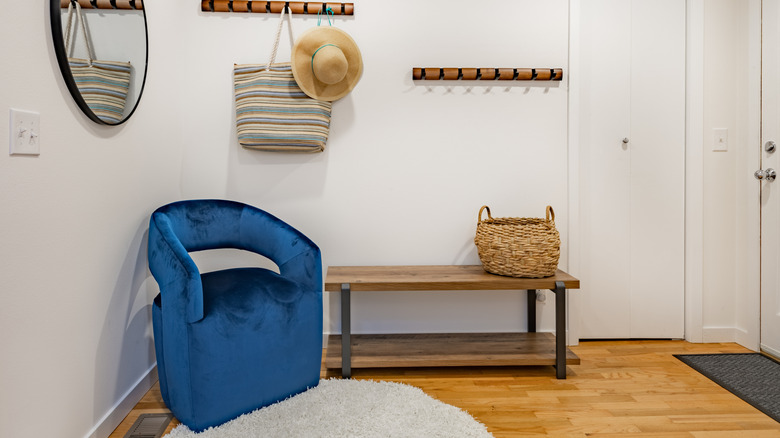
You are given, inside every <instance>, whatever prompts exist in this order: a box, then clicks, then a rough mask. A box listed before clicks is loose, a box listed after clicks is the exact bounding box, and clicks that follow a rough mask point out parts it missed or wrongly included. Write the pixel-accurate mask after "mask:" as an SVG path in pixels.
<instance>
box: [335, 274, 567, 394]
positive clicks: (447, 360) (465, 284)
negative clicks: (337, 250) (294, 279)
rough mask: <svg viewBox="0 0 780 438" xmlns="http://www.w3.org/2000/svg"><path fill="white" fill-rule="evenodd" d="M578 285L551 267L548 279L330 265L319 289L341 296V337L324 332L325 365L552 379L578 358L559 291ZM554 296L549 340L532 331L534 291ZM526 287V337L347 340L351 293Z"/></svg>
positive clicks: (344, 370)
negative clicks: (549, 373)
mask: <svg viewBox="0 0 780 438" xmlns="http://www.w3.org/2000/svg"><path fill="white" fill-rule="evenodd" d="M579 287H580V281H579V280H577V279H576V278H574V277H572V276H571V275H569V274H567V273H565V272H563V271H561V270H558V271H557V272H556V274H555V275H554V276H552V277H546V278H512V277H504V276H500V275H493V274H489V273H487V272H485V271H484V270H483V269H482V266H479V265H463V266H449V265H444V266H330V267H329V268H328V271H327V275H326V277H325V290H326V291H328V292H340V293H341V332H342V334H341V335H330V336H329V337H328V346H327V351H326V353H325V366H326V368H341V375H342V376H343V377H345V378H349V377H351V375H352V368H353V367H354V368H375V367H423V366H486V365H493V366H517V365H553V366H555V368H556V376H557V377H558V378H559V379H565V378H566V365H567V364H568V365H577V364H579V363H580V359H579V358H578V357H577V356H576V355H575V354H574V353H573V352H572V351H571V350H569V349H568V348H566V340H565V333H566V290H567V289H578V288H579ZM538 289H549V290H552V291H553V292H555V335H553V334H551V333H537V332H536V291H537V290H538ZM456 290H525V291H527V300H528V332H527V333H447V334H440V333H436V334H389V335H388V334H383V335H368V334H367V335H352V334H351V333H350V331H351V327H350V325H351V317H350V307H351V299H350V295H351V293H352V292H372V291H456Z"/></svg>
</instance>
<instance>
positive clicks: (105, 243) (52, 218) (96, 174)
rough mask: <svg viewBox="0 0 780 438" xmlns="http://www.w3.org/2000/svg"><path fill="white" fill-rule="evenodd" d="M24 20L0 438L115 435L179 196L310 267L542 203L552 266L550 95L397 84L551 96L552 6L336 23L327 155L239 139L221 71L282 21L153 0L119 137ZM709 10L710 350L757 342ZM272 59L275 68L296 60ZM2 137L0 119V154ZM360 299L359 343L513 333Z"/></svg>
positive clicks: (33, 11) (557, 101)
mask: <svg viewBox="0 0 780 438" xmlns="http://www.w3.org/2000/svg"><path fill="white" fill-rule="evenodd" d="M29 3H30V4H29V5H27V4H26V6H25V8H16V9H17V10H14V13H13V14H3V15H2V16H0V37H2V41H3V43H2V46H0V47H1V50H2V51H1V52H0V54H1V55H2V56H3V63H2V64H0V77H2V78H3V82H2V85H0V113H2V114H7V113H8V110H9V109H10V108H19V109H26V110H34V111H38V112H40V113H41V130H42V132H41V143H42V154H41V156H40V157H37V158H31V157H9V156H7V155H5V154H4V153H0V203H2V205H3V213H1V214H0V242H2V243H1V244H0V262H2V265H1V266H2V267H0V273H2V288H0V297H2V306H0V331H1V332H2V333H3V334H4V336H3V340H2V342H1V343H0V346H1V347H2V352H3V353H2V356H0V388H2V391H0V436H13V437H28V436H36V437H37V436H58V437H59V436H63V437H83V436H85V435H87V434H89V433H90V432H91V431H92V430H93V428H94V427H95V426H96V425H100V424H104V425H105V424H110V423H111V422H112V421H114V420H115V419H113V418H110V419H108V420H107V421H105V422H104V421H103V417H104V416H105V415H106V414H107V413H110V412H112V409H113V408H114V406H115V405H116V404H117V403H118V402H119V401H121V400H123V399H124V398H125V394H126V393H127V392H128V391H129V390H131V389H132V388H133V387H134V386H135V385H136V383H137V382H138V381H139V379H140V380H142V379H143V378H144V377H145V376H147V373H148V371H149V369H150V367H152V365H153V363H154V357H153V351H152V344H151V329H150V311H149V303H150V302H151V299H152V297H153V295H154V294H155V293H156V285H155V284H154V282H153V281H152V280H151V279H150V277H149V274H148V271H147V268H146V259H145V239H146V228H147V220H148V216H149V214H150V213H151V211H152V210H153V209H154V208H156V207H157V206H159V205H161V204H164V203H166V202H169V201H172V200H176V199H181V198H195V197H225V198H232V199H238V200H242V201H246V202H249V203H252V204H255V205H257V206H259V207H261V208H264V209H267V210H269V211H271V212H272V213H274V214H277V215H279V216H280V217H282V218H284V219H285V220H287V221H288V222H290V223H291V224H293V225H294V226H296V227H297V228H299V229H300V230H302V231H303V232H305V233H306V234H308V235H309V236H310V237H311V238H312V239H314V240H315V241H316V242H317V243H318V244H319V245H320V247H321V248H322V250H323V258H324V264H325V265H326V266H327V265H337V264H359V265H366V264H450V263H478V258H477V255H476V250H475V248H474V246H473V243H472V239H473V234H474V229H475V225H476V219H477V218H476V215H477V212H478V210H479V207H480V206H481V205H482V204H488V205H490V206H491V208H492V210H493V212H494V213H495V214H496V215H498V216H542V215H543V213H544V207H545V206H546V205H547V204H551V205H553V207H554V208H555V210H556V213H557V219H558V220H557V225H558V229H559V230H560V231H561V236H562V241H563V251H562V254H563V257H562V260H561V267H562V268H564V269H566V268H567V267H568V264H567V259H566V253H567V246H568V244H569V235H570V232H569V225H570V224H569V218H570V216H569V212H568V211H567V210H568V202H569V199H568V196H569V193H568V192H567V188H568V187H569V184H570V181H569V179H568V177H567V173H568V168H567V111H568V110H567V82H566V81H564V82H561V83H540V84H527V83H518V84H506V83H496V84H486V83H482V82H474V83H455V82H446V83H430V82H423V83H417V84H415V83H413V82H412V81H411V79H410V76H411V69H412V67H425V66H428V67H446V66H453V67H466V66H482V67H562V68H563V69H564V76H565V77H567V73H568V67H569V66H568V65H567V51H568V10H567V1H565V0H555V1H547V2H532V1H529V0H494V1H490V2H488V3H485V4H484V5H483V4H480V6H482V7H480V8H474V7H473V2H466V1H462V0H436V1H426V2H419V1H418V2H413V1H412V0H400V1H396V2H392V3H391V2H388V1H384V0H378V1H371V2H361V3H359V4H358V5H357V9H356V12H357V15H355V16H354V17H351V18H341V17H337V18H336V25H337V26H339V27H341V28H343V29H345V30H346V31H347V32H349V33H350V34H351V35H352V36H353V37H354V38H355V39H356V41H357V42H358V44H359V45H360V48H361V50H362V52H363V56H364V64H365V70H364V75H363V78H362V80H361V82H360V83H359V84H358V86H357V88H356V89H355V90H354V92H353V93H352V94H350V95H349V96H348V97H346V98H345V99H343V100H341V101H339V102H337V103H336V104H335V105H334V115H333V123H332V129H331V138H330V141H329V142H328V146H327V151H326V152H325V153H322V154H317V155H281V154H267V153H258V152H252V151H246V150H242V149H241V148H240V147H239V146H238V144H237V142H236V140H235V134H234V115H233V102H232V64H233V63H234V62H238V63H244V62H255V61H257V62H264V61H265V59H266V57H267V54H268V51H269V50H270V43H271V41H272V37H273V31H274V29H275V27H276V23H277V17H275V16H267V15H264V14H253V15H250V16H239V15H236V14H212V13H201V12H200V11H199V8H198V6H197V3H192V2H188V1H184V0H179V1H176V2H149V3H148V4H147V5H146V8H147V13H148V16H149V33H150V40H151V41H150V45H149V47H150V56H149V78H148V81H147V85H146V90H145V92H144V96H143V100H142V102H141V104H140V106H139V109H138V111H137V112H136V113H135V115H134V116H133V118H132V119H131V120H130V121H129V122H128V123H127V124H125V125H123V126H121V127H114V128H108V127H100V126H97V125H95V124H93V123H92V122H90V121H88V120H87V119H86V118H85V117H84V116H82V115H81V114H80V112H79V110H78V108H77V107H76V105H75V104H74V103H73V102H72V101H71V99H70V95H69V93H68V91H67V88H66V87H65V85H64V82H63V80H62V78H61V77H60V74H59V71H58V70H57V64H56V59H55V56H54V52H53V50H52V48H51V36H50V30H49V17H48V6H47V5H46V4H45V3H46V2H29ZM705 3H706V5H705V14H706V15H705V61H704V62H705V81H706V83H705V84H704V94H705V96H706V98H705V105H704V106H705V107H706V108H707V109H706V113H705V115H704V123H703V125H704V139H705V142H709V141H710V139H711V136H710V135H711V130H712V128H714V127H726V128H729V132H730V134H731V133H732V132H733V133H734V136H733V137H730V138H734V143H732V144H733V145H734V149H731V150H730V152H727V153H714V152H710V151H708V150H707V149H706V146H707V144H708V143H705V150H704V151H703V157H704V163H703V164H704V170H703V171H704V179H705V184H704V190H705V193H704V206H703V215H704V217H705V223H704V224H703V227H704V228H703V234H704V236H703V240H704V242H705V245H706V247H705V248H704V251H703V252H704V253H705V254H707V256H706V257H707V258H706V259H705V260H704V263H703V273H704V276H703V277H704V278H705V279H711V280H706V281H707V283H706V284H705V287H704V291H703V296H702V300H703V306H702V309H703V315H702V319H703V321H704V325H705V326H706V327H708V328H712V329H714V330H709V331H708V332H709V333H710V336H711V337H717V336H720V337H723V336H726V337H728V336H732V334H733V333H734V330H735V327H738V326H739V327H744V326H745V325H746V324H747V325H749V324H750V315H749V314H750V311H749V310H739V309H740V307H739V303H740V299H742V298H744V296H743V295H740V294H739V293H738V292H735V291H738V290H739V289H737V286H738V285H739V284H740V281H739V279H740V278H745V276H746V274H745V272H744V271H745V270H746V269H747V268H746V263H745V261H744V258H740V257H741V256H740V255H739V254H743V255H744V254H745V253H747V252H749V249H747V248H746V247H747V246H748V245H747V244H746V243H745V237H744V235H743V234H741V231H740V226H741V225H742V224H744V222H745V221H747V220H749V218H745V217H741V216H739V214H738V213H735V208H737V207H738V206H740V205H741V204H740V203H742V202H744V199H745V198H746V196H745V195H744V193H745V192H749V188H748V189H746V188H745V187H744V186H745V184H747V183H746V182H744V181H742V180H740V179H739V178H740V173H739V172H740V171H739V170H738V169H737V168H736V166H743V167H744V165H745V163H742V164H737V163H740V161H739V160H740V158H739V157H735V156H734V151H737V150H739V149H738V148H739V147H741V145H744V144H746V142H747V141H749V136H750V132H751V131H750V129H751V128H750V126H751V122H750V120H745V119H744V118H743V115H742V113H741V111H742V109H743V108H744V106H745V104H746V102H747V101H748V97H747V94H748V93H749V92H750V89H745V88H744V87H741V86H739V85H736V84H739V83H740V81H741V80H742V79H741V78H743V79H744V77H745V76H746V73H745V72H744V71H734V70H733V69H732V67H731V66H733V65H734V64H737V65H738V64H740V63H741V62H742V61H743V58H742V55H741V52H740V51H741V50H742V47H743V45H744V43H745V42H744V39H741V38H737V37H739V36H740V35H742V36H744V35H745V32H746V30H745V21H744V14H745V10H744V8H743V6H741V5H740V2H739V1H737V0H731V1H727V0H718V1H713V2H710V1H707V2H705ZM753 3H755V2H751V4H753ZM407 10H409V11H414V12H413V13H407V12H405V11H407ZM730 16H734V17H741V18H740V20H742V21H740V23H742V24H741V25H739V26H735V25H734V24H733V22H732V21H729V20H728V17H730ZM314 25H316V18H315V17H302V16H296V17H294V19H293V26H294V28H295V33H296V34H300V33H301V32H302V31H303V30H304V29H306V28H308V27H310V26H314ZM740 26H742V27H740ZM723 33H725V35H722V34H723ZM728 35H731V36H733V37H735V38H736V40H735V41H732V40H731V39H729V38H728ZM282 43H283V44H282V49H281V50H280V55H279V59H280V60H282V59H286V58H287V57H288V56H289V48H288V45H287V44H286V41H285V40H284V39H283V40H282ZM724 65H725V68H724ZM585 85H586V84H581V86H585ZM8 135H9V133H8V127H7V124H5V123H0V139H2V141H6V140H5V139H7V138H8ZM569 158H571V157H569ZM724 181H725V182H724ZM728 181H731V183H732V184H733V183H734V182H735V181H736V182H737V183H738V184H740V185H739V186H738V187H741V189H737V190H741V192H737V193H735V192H734V189H733V187H730V186H729V184H728ZM740 193H742V194H740ZM735 215H736V217H735ZM572 234H573V233H572ZM735 236H736V237H735ZM735 252H736V253H737V254H738V255H737V256H735V255H734V254H735ZM209 263H210V262H209V261H208V260H206V261H205V262H204V265H209ZM334 295H335V294H334ZM336 298H337V297H335V296H334V297H328V298H327V299H328V303H329V306H328V308H327V309H326V324H327V325H326V331H336V332H337V331H338V330H339V327H338V323H337V321H338V309H337V304H336ZM354 299H355V301H356V303H355V306H354V311H353V312H354V313H353V318H354V325H353V327H354V329H355V331H357V332H384V331H444V330H447V331H449V330H453V331H469V330H522V329H523V328H524V326H525V318H524V306H525V305H524V300H523V297H521V296H519V295H518V294H514V293H491V294H490V295H489V298H486V294H485V293H480V292H471V293H470V292H453V293H448V292H441V293H431V294H413V293H408V294H380V293H377V294H372V295H371V296H360V295H359V294H358V296H356V297H355V298H354ZM735 302H736V303H737V309H738V310H734V309H733V306H734V305H735ZM542 307H543V308H544V310H543V311H542V315H541V320H540V323H541V325H542V329H547V330H549V329H552V327H553V324H552V315H553V312H552V310H553V309H552V303H551V300H548V304H545V305H543V306H542ZM735 312H737V314H736V315H735ZM720 329H726V330H725V331H722V330H720ZM724 333H725V335H724ZM719 340H724V339H719ZM725 340H728V339H725ZM141 386H143V385H141ZM119 411H121V409H120V410H119ZM41 412H45V413H46V421H41ZM101 433H103V430H102V429H100V430H97V431H96V436H104V435H101Z"/></svg>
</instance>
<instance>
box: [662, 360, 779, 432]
mask: <svg viewBox="0 0 780 438" xmlns="http://www.w3.org/2000/svg"><path fill="white" fill-rule="evenodd" d="M674 357H676V358H677V359H680V360H681V361H683V362H684V363H685V364H687V365H688V366H690V367H691V368H693V369H695V370H696V371H698V372H700V373H702V374H703V375H705V376H706V377H707V378H709V379H710V380H712V381H713V382H715V383H717V384H718V385H720V386H722V387H724V388H726V389H727V390H729V391H730V392H732V393H733V394H734V395H736V396H737V397H739V398H741V399H742V400H745V401H746V402H748V403H750V404H751V405H753V407H755V408H756V409H758V410H759V411H761V412H763V413H765V414H767V415H769V416H770V417H772V418H773V419H774V420H775V421H777V422H780V363H778V362H775V361H774V360H772V359H770V358H768V357H766V356H764V355H761V354H759V353H733V354H675V355H674Z"/></svg>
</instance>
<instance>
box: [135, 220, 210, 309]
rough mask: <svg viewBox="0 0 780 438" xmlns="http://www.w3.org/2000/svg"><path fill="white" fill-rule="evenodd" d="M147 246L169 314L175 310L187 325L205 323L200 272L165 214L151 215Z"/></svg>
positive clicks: (153, 273)
mask: <svg viewBox="0 0 780 438" xmlns="http://www.w3.org/2000/svg"><path fill="white" fill-rule="evenodd" d="M148 246H149V250H148V251H149V252H148V258H149V270H150V271H151V272H152V275H153V276H154V279H155V280H156V281H157V284H158V285H159V286H160V291H161V292H162V297H163V304H164V306H165V307H166V311H167V308H169V307H171V306H172V307H173V308H174V310H175V311H176V313H180V314H181V315H182V317H183V318H184V320H185V321H186V322H188V323H194V322H197V321H200V320H201V319H203V287H202V285H201V279H200V271H199V270H198V266H197V265H196V264H195V261H194V260H192V257H190V255H189V253H188V252H187V250H186V249H185V248H184V246H183V245H182V244H181V242H180V241H179V239H178V238H177V237H176V234H175V233H174V231H173V228H172V226H171V222H170V220H169V219H168V217H167V216H165V214H162V213H154V214H152V218H151V220H150V223H149V245H148Z"/></svg>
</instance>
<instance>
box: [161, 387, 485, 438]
mask: <svg viewBox="0 0 780 438" xmlns="http://www.w3.org/2000/svg"><path fill="white" fill-rule="evenodd" d="M261 437H262V438H266V437H268V438H271V437H273V438H277V437H290V438H308V437H312V438H314V437H316V438H329V437H333V438H352V437H354V438H359V437H360V438H362V437H370V438H380V437H387V438H390V437H392V438H404V437H408V438H412V437H414V438H428V437H430V438H439V437H441V438H491V437H493V435H492V434H491V433H489V432H488V431H487V428H486V427H485V425H484V424H482V423H479V422H478V421H477V420H475V419H474V418H473V417H471V416H470V415H469V414H467V413H466V412H464V411H462V410H461V409H460V408H457V407H455V406H451V405H448V404H446V403H443V402H440V401H438V400H435V399H433V398H431V397H430V396H428V395H427V394H425V393H424V392H423V391H422V390H421V389H419V388H415V387H414V386H409V385H405V384H402V383H393V382H381V381H380V382H376V381H370V380H343V379H329V380H321V381H320V383H319V385H318V386H317V387H315V388H311V389H309V390H308V391H305V392H303V393H301V394H298V395H295V396H293V397H290V398H288V399H287V400H284V401H281V402H279V403H276V404H273V405H271V406H266V407H264V408H262V409H258V410H256V411H254V412H251V413H248V414H245V415H242V416H240V417H238V418H236V419H235V420H231V421H228V422H227V423H225V424H223V425H221V426H219V427H215V428H209V429H206V430H204V431H203V432H201V433H194V432H192V431H191V430H190V429H189V428H187V426H184V425H183V424H181V425H179V426H177V427H176V428H175V429H173V430H172V431H171V433H169V434H168V435H165V437H164V438H261Z"/></svg>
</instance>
